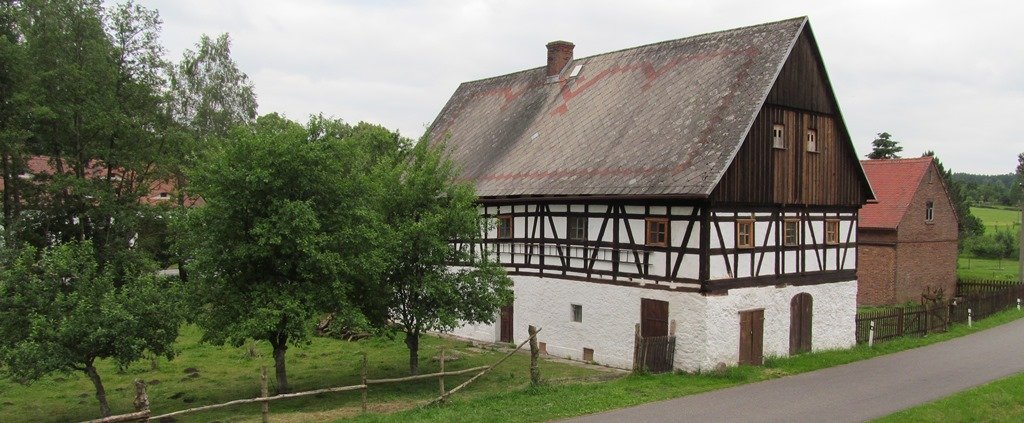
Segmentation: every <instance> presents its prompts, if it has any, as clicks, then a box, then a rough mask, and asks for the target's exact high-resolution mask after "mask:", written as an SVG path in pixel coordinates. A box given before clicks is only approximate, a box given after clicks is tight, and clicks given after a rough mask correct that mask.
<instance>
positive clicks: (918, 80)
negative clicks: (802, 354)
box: [141, 0, 1024, 173]
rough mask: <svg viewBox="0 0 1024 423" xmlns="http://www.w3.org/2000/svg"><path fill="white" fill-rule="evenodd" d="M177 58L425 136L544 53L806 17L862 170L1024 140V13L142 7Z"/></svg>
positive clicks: (860, 8)
mask: <svg viewBox="0 0 1024 423" xmlns="http://www.w3.org/2000/svg"><path fill="white" fill-rule="evenodd" d="M141 3H142V4H143V5H145V6H146V7H150V8H156V9H158V10H159V11H160V13H161V16H162V17H163V19H164V44H165V45H166V46H167V47H168V50H169V51H170V53H171V54H172V56H171V57H172V58H177V57H180V55H181V52H182V51H183V50H184V49H185V48H189V47H191V46H192V45H194V44H195V42H196V41H197V40H198V38H199V35H200V34H202V33H209V34H217V33H221V32H229V33H230V34H231V37H232V40H233V42H234V43H233V55H234V57H235V58H236V60H237V61H238V62H239V65H240V66H241V68H242V69H243V70H244V71H245V72H247V73H248V74H249V76H250V77H251V78H252V79H253V82H254V83H255V84H256V89H257V94H258V96H259V102H260V112H261V113H269V112H281V113H285V114H286V115H288V116H289V117H291V118H293V119H297V120H304V118H305V117H306V116H307V115H309V114H314V113H320V112H322V113H324V114H327V115H332V116H336V117H340V118H343V119H345V120H348V121H352V122H355V121H359V120H367V121H372V122H375V123H380V124H382V125H384V126H387V127H391V128H396V129H400V130H401V132H402V133H403V134H406V135H408V136H413V137H416V136H419V135H420V134H421V133H422V132H423V129H424V125H425V124H427V123H429V122H430V121H432V120H433V119H434V117H435V116H436V114H437V113H438V112H439V111H440V109H441V107H442V106H443V105H444V103H445V102H446V101H447V99H448V97H449V96H450V95H451V94H452V92H453V91H454V90H455V88H456V87H457V86H458V84H459V83H461V82H463V81H468V80H474V79H479V78H485V77H490V76H495V75H501V74H506V73H509V72H514V71H518V70H522V69H527V68H533V67H538V66H542V65H543V64H544V60H545V50H544V44H545V43H547V42H548V41H552V40H556V39H565V40H569V41H572V42H574V43H576V54H577V56H581V57H582V56H587V55H592V54H598V53H603V52H607V51H612V50H618V49H622V48H628V47H633V46H637V45H642V44H648V43H653V42H658V41H664V40H670V39H676V38H682V37H686V36H690V35H696V34H700V33H704V32H710V31H717V30H723V29H729V28H734V27H739V26H745V25H752V24H757V23H761V22H768V21H773V20H778V19H785V18H790V17H794V16H803V15H808V16H810V19H811V25H812V28H813V30H814V34H815V36H816V38H817V41H818V44H819V47H820V48H821V50H822V55H823V57H824V59H825V63H826V66H827V69H828V72H829V75H830V78H831V80H832V84H833V87H834V88H835V90H836V93H837V96H838V100H839V104H840V106H841V108H842V110H843V115H844V118H845V120H846V122H847V125H848V127H849V129H850V131H851V135H852V136H853V138H854V140H855V144H856V147H857V149H858V151H859V152H860V154H861V155H863V154H866V153H867V152H868V151H869V146H870V143H871V140H872V139H874V135H875V133H877V132H882V131H887V132H890V133H891V134H893V136H894V138H896V139H897V140H900V141H901V142H902V143H903V146H904V152H905V153H906V155H907V156H913V155H917V154H920V153H921V152H923V151H925V150H934V151H936V152H937V154H938V155H939V157H940V158H942V160H943V162H944V163H945V164H946V165H947V166H948V167H950V168H952V169H954V170H955V171H966V172H979V173H1005V172H1010V171H1012V170H1013V168H1014V166H1015V161H1016V159H1015V157H1016V155H1017V153H1019V152H1021V151H1024V141H1022V138H1021V137H1020V136H1019V135H1017V134H1018V133H1019V130H1017V128H1015V126H1016V125H1015V123H1016V122H1015V120H1017V119H1015V118H1017V115H1018V114H1019V113H1020V112H1021V111H1022V110H1024V107H1022V106H1024V85H1022V83H1024V43H1020V42H1019V40H1020V39H1021V38H1022V35H1024V33H1022V32H1024V31H1022V30H1021V29H1020V28H1021V25H1020V24H1019V23H1018V22H1017V18H1018V17H1019V16H1021V15H1022V13H1021V12H1022V10H1021V9H1024V6H1021V5H1018V4H1016V3H1004V4H994V3H992V4H990V3H985V4H984V5H979V4H977V3H972V2H962V1H960V2H933V1H927V2H926V1H911V2H889V1H869V2H810V1H807V2H800V1H776V2H740V1H725V2H706V1H702V2H698V1H671V2H644V1H633V2H622V1H604V0H600V1H562V2H546V1H545V2H542V1H533V0H530V1H517V2H502V1H496V0H495V1H454V0H441V1H431V2H411V1H398V0H385V1H349V2H335V1H325V0H324V1H292V2H272V1H264V0H260V1H241V0H230V1H229V0H224V1H198V0H184V1H182V0H141Z"/></svg>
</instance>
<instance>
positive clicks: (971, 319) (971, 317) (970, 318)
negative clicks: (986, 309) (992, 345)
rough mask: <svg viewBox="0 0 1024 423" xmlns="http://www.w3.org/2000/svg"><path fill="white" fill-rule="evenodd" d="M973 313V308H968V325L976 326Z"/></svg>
mask: <svg viewBox="0 0 1024 423" xmlns="http://www.w3.org/2000/svg"><path fill="white" fill-rule="evenodd" d="M972 314H973V313H971V309H967V327H971V326H974V321H973V320H974V316H973V315H972Z"/></svg>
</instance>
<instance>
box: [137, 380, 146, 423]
mask: <svg viewBox="0 0 1024 423" xmlns="http://www.w3.org/2000/svg"><path fill="white" fill-rule="evenodd" d="M134 405H135V411H137V412H145V413H146V416H147V418H143V419H142V420H140V421H143V422H144V421H149V418H148V416H149V395H147V394H146V382H143V381H142V380H139V379H135V402H134Z"/></svg>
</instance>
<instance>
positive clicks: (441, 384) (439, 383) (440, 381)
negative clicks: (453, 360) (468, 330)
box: [437, 347, 444, 401]
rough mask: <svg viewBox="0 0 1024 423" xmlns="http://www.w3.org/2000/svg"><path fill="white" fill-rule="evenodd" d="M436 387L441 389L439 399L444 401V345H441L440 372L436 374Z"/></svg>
mask: <svg viewBox="0 0 1024 423" xmlns="http://www.w3.org/2000/svg"><path fill="white" fill-rule="evenodd" d="M437 387H438V390H440V391H441V398H442V399H441V401H444V347H441V374H439V375H438V376H437Z"/></svg>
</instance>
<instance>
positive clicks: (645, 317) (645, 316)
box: [640, 298, 668, 338]
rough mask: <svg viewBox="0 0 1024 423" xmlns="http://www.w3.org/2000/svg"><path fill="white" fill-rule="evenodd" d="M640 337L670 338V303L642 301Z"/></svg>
mask: <svg viewBox="0 0 1024 423" xmlns="http://www.w3.org/2000/svg"><path fill="white" fill-rule="evenodd" d="M640 336H642V337H644V338H650V337H652V336H668V302H667V301H658V300H649V299H647V298H641V299H640Z"/></svg>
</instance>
